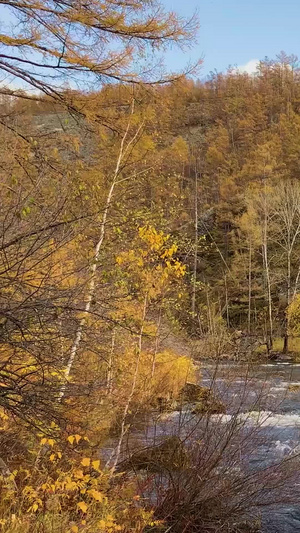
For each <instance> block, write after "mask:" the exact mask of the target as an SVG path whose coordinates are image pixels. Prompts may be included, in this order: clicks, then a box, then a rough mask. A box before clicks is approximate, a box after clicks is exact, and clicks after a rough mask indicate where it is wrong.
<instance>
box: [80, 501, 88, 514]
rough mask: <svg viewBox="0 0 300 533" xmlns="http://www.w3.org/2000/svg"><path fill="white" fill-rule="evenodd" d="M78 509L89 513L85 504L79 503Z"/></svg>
mask: <svg viewBox="0 0 300 533" xmlns="http://www.w3.org/2000/svg"><path fill="white" fill-rule="evenodd" d="M77 507H78V509H80V510H81V511H82V512H83V513H86V512H87V508H88V506H87V504H86V503H85V502H79V503H77Z"/></svg>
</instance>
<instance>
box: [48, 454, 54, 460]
mask: <svg viewBox="0 0 300 533" xmlns="http://www.w3.org/2000/svg"><path fill="white" fill-rule="evenodd" d="M54 459H55V453H51V455H50V457H49V460H50V461H54Z"/></svg>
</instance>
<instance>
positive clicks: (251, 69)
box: [236, 59, 259, 74]
mask: <svg viewBox="0 0 300 533" xmlns="http://www.w3.org/2000/svg"><path fill="white" fill-rule="evenodd" d="M258 63H259V59H250V61H248V63H246V64H245V65H241V66H239V67H237V69H236V70H237V71H238V72H241V73H243V72H246V73H247V74H254V73H255V72H256V70H257V65H258Z"/></svg>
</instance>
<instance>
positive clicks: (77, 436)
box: [75, 435, 82, 444]
mask: <svg viewBox="0 0 300 533" xmlns="http://www.w3.org/2000/svg"><path fill="white" fill-rule="evenodd" d="M81 438H82V437H81V435H75V439H76V442H77V444H78V442H79V441H80V440H81Z"/></svg>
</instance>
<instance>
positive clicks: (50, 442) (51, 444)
mask: <svg viewBox="0 0 300 533" xmlns="http://www.w3.org/2000/svg"><path fill="white" fill-rule="evenodd" d="M48 444H49V446H52V447H53V446H54V444H55V442H54V440H53V439H48Z"/></svg>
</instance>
